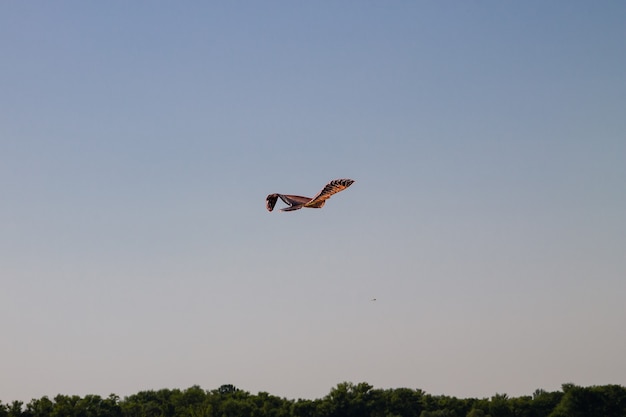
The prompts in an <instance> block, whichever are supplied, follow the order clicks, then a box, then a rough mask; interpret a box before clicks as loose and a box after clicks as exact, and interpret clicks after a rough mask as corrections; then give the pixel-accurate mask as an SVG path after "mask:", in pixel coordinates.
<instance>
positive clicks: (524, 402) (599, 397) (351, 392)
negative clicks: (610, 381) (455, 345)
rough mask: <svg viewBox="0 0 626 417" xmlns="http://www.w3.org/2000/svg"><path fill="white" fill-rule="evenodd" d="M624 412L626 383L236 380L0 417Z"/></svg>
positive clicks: (64, 402) (573, 416) (6, 410)
mask: <svg viewBox="0 0 626 417" xmlns="http://www.w3.org/2000/svg"><path fill="white" fill-rule="evenodd" d="M183 416H185V417H291V416H294V417H361V416H363V417H626V388H624V387H622V386H620V385H602V386H591V387H581V386H577V385H574V384H563V385H562V390H561V391H555V392H547V391H544V390H541V389H538V390H536V391H535V392H534V393H533V394H532V395H528V396H522V397H509V396H508V395H506V394H500V393H497V394H495V395H493V396H492V397H491V398H482V399H479V398H465V399H460V398H456V397H450V396H445V395H430V394H426V393H425V392H424V391H422V390H419V389H410V388H395V389H376V388H374V387H373V386H372V385H370V384H368V383H366V382H360V383H358V384H354V383H351V382H342V383H340V384H337V386H336V387H333V388H332V389H331V390H330V392H329V393H328V395H326V396H325V397H323V398H320V399H315V400H309V399H298V400H290V399H286V398H281V397H277V396H275V395H271V394H269V393H267V392H259V393H258V394H256V395H254V394H250V393H249V392H247V391H243V390H240V389H239V388H237V387H235V386H234V385H231V384H226V385H222V386H220V387H219V388H217V389H214V390H210V391H208V390H204V389H202V388H200V387H199V386H197V385H194V386H192V387H190V388H187V389H185V390H180V389H161V390H158V391H141V392H138V393H136V394H133V395H130V396H128V397H126V398H124V399H120V397H119V396H117V395H115V394H111V395H109V396H108V397H106V398H102V397H100V396H98V395H86V396H85V397H79V396H77V395H62V394H59V395H57V396H55V397H54V398H53V399H50V398H48V397H46V396H44V397H42V398H39V399H33V400H31V401H30V402H29V403H27V404H24V403H23V402H21V401H13V402H11V403H8V404H3V403H2V402H0V417H183Z"/></svg>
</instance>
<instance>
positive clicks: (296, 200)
mask: <svg viewBox="0 0 626 417" xmlns="http://www.w3.org/2000/svg"><path fill="white" fill-rule="evenodd" d="M353 182H354V180H349V179H347V178H344V179H340V180H332V181H331V182H329V183H328V184H326V186H325V187H324V188H323V189H322V191H320V192H319V193H318V194H317V195H316V196H315V197H313V198H310V197H301V196H299V195H287V194H270V195H268V196H267V199H266V204H267V209H268V210H269V211H272V210H274V206H275V205H276V201H277V200H278V198H279V197H280V199H281V200H283V201H284V202H285V203H286V204H288V205H289V207H286V208H284V209H280V211H294V210H300V209H301V208H302V207H310V208H322V207H323V206H324V204H325V203H326V200H328V199H329V198H330V196H332V195H333V194H336V193H338V192H339V191H343V190H345V189H346V188H348V187H349V186H351V185H352V183H353Z"/></svg>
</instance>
